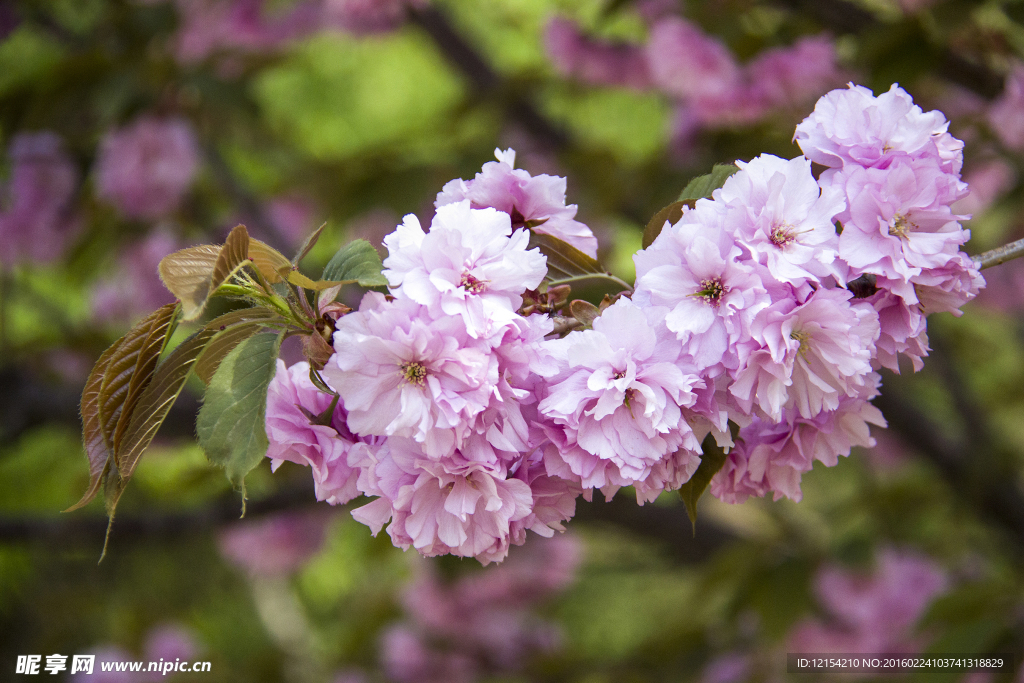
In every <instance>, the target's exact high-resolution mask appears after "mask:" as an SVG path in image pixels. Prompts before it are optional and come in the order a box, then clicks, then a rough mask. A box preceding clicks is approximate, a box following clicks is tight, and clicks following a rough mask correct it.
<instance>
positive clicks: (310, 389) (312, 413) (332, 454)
mask: <svg viewBox="0 0 1024 683" xmlns="http://www.w3.org/2000/svg"><path fill="white" fill-rule="evenodd" d="M332 400H333V398H332V396H330V395H329V394H325V393H324V392H322V391H320V390H319V389H317V388H316V386H315V385H314V384H313V382H312V380H311V379H310V378H309V363H305V362H302V363H296V364H294V365H292V366H291V367H290V368H286V367H285V365H284V361H282V360H278V361H277V373H276V374H275V375H274V379H273V380H272V381H271V383H270V388H269V389H268V390H267V438H268V439H269V441H270V445H269V446H268V448H267V457H268V458H270V463H271V467H272V468H273V469H274V470H276V469H277V468H278V467H280V466H281V463H283V462H284V461H285V460H287V461H289V462H294V463H296V464H298V465H304V466H309V467H310V468H311V469H312V471H313V483H314V486H315V490H316V498H317V500H323V501H327V502H328V503H330V504H331V505H339V504H342V503H347V502H348V501H350V500H352V499H353V498H355V497H356V496H357V495H359V491H358V490H357V489H356V479H357V477H358V472H356V471H355V470H353V469H352V468H350V467H349V466H348V462H347V458H348V451H349V450H350V449H351V448H352V446H353V444H354V443H355V442H357V441H365V439H360V438H359V437H356V436H354V435H353V434H352V433H351V432H350V431H349V430H348V427H347V425H346V413H345V410H344V408H343V407H342V405H341V403H340V402H338V404H337V405H336V406H335V408H334V411H333V412H332V413H331V414H330V415H328V416H327V422H328V424H313V422H314V420H315V419H316V418H318V417H319V416H321V415H322V414H324V413H326V412H327V410H328V409H329V408H330V407H331V401H332Z"/></svg>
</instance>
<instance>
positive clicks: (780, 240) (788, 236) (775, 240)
mask: <svg viewBox="0 0 1024 683" xmlns="http://www.w3.org/2000/svg"><path fill="white" fill-rule="evenodd" d="M769 239H770V240H771V241H772V244H774V245H775V246H777V247H778V248H779V249H781V248H783V247H784V246H786V245H787V244H789V243H790V242H792V241H793V240H795V239H796V233H795V232H793V226H791V225H786V224H785V223H783V224H782V225H776V226H775V227H773V228H772V234H771V236H770V237H769Z"/></svg>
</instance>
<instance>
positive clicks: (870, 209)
mask: <svg viewBox="0 0 1024 683" xmlns="http://www.w3.org/2000/svg"><path fill="white" fill-rule="evenodd" d="M832 182H833V183H835V184H837V185H842V186H843V187H844V189H845V193H846V196H847V201H848V203H849V210H848V212H847V213H846V214H844V215H843V216H841V218H840V220H841V221H842V223H843V234H842V235H841V236H840V237H839V255H840V257H842V259H843V260H844V261H845V262H846V263H848V264H849V265H850V266H851V268H852V269H854V272H856V273H873V274H875V275H879V276H884V277H886V278H888V279H889V280H893V281H902V282H904V283H907V284H906V285H904V286H902V287H898V288H894V291H895V292H896V293H897V294H899V295H900V296H902V297H903V298H904V299H906V300H907V301H909V302H914V301H916V296H915V294H914V292H913V288H912V287H911V286H910V285H909V283H910V282H911V281H912V280H913V278H914V277H915V276H918V275H920V274H921V273H922V272H923V271H924V270H927V269H930V268H942V267H943V266H945V265H946V264H947V263H948V262H949V260H950V259H951V258H953V256H954V255H955V254H956V253H957V252H958V250H959V248H960V245H962V244H963V243H964V242H966V241H967V240H968V239H969V238H970V232H969V231H966V230H964V229H963V228H962V227H961V226H960V224H959V223H958V222H957V220H958V219H959V218H961V216H957V215H955V214H953V212H952V211H951V210H950V208H949V207H950V205H951V204H952V203H953V202H955V201H956V200H957V199H959V198H961V197H963V196H964V195H965V194H966V191H965V186H964V184H963V183H962V182H960V181H959V180H958V179H957V178H956V177H955V176H952V175H949V174H947V173H943V172H942V171H941V170H940V169H939V168H938V167H937V166H936V165H935V164H934V163H932V162H931V161H930V160H928V159H908V158H906V157H898V158H894V159H893V160H892V161H891V163H890V165H889V167H888V168H885V169H880V168H852V169H850V170H849V171H843V172H841V173H839V174H837V175H835V176H833V178H832Z"/></svg>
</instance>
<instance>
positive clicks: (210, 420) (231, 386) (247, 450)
mask: <svg viewBox="0 0 1024 683" xmlns="http://www.w3.org/2000/svg"><path fill="white" fill-rule="evenodd" d="M283 337H284V334H283V333H281V334H257V335H255V336H252V337H249V338H248V339H246V340H245V341H243V342H242V343H241V344H239V345H238V346H236V347H235V348H234V349H232V351H231V352H230V353H229V354H228V355H227V356H225V357H224V361H223V362H222V363H221V364H220V367H219V368H217V372H216V373H214V375H213V379H212V380H210V386H209V387H208V388H207V390H206V397H205V398H204V399H203V407H202V409H201V410H200V411H199V419H198V420H197V421H196V434H197V435H198V436H199V445H200V446H202V447H203V450H204V451H206V457H207V458H209V460H210V462H212V463H213V464H215V465H217V466H219V467H222V468H224V471H225V474H227V477H228V479H229V480H230V481H231V483H232V484H233V485H234V486H235V487H236V488H237V489H240V490H241V492H242V506H243V507H242V512H243V514H244V513H245V475H247V474H248V473H249V472H250V471H251V470H252V469H253V468H254V467H256V466H257V465H259V464H260V461H261V460H262V459H263V457H264V456H265V455H266V453H267V445H268V441H267V432H266V412H267V387H268V386H270V381H271V380H272V379H273V378H274V373H275V372H277V363H276V361H277V355H278V352H279V351H280V350H281V341H282V339H283Z"/></svg>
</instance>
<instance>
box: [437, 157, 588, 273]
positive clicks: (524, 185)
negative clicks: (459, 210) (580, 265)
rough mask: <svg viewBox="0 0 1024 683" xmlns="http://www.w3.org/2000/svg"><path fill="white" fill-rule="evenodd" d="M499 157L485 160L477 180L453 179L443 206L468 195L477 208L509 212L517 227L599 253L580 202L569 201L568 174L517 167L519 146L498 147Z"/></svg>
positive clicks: (439, 203)
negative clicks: (580, 216)
mask: <svg viewBox="0 0 1024 683" xmlns="http://www.w3.org/2000/svg"><path fill="white" fill-rule="evenodd" d="M494 156H495V157H496V158H497V159H498V160H497V161H489V162H487V163H486V164H484V166H483V169H482V170H481V171H480V173H477V174H476V177H474V178H473V180H452V181H451V182H449V183H447V184H446V185H445V186H444V187H443V188H442V189H441V191H440V192H439V193H438V194H437V201H435V202H434V205H435V206H436V207H438V209H440V207H442V206H444V205H446V204H453V203H456V202H461V201H463V200H464V199H468V200H470V202H471V205H472V207H473V208H474V209H483V208H487V207H492V208H495V209H497V210H498V211H503V212H505V213H507V214H508V215H509V217H510V219H511V221H512V227H513V228H520V227H523V226H526V227H529V228H530V229H531V230H533V231H534V232H538V233H541V234H544V235H551V236H552V237H557V238H558V239H560V240H562V241H563V242H567V243H568V244H571V245H572V246H574V247H576V248H577V249H579V250H580V251H582V252H583V253H585V254H587V255H588V256H591V257H594V258H596V257H597V238H596V237H594V233H593V232H591V230H590V228H588V227H587V226H586V225H584V224H583V223H580V222H579V221H577V220H575V216H576V205H575V204H570V205H568V206H566V204H565V187H566V185H565V178H561V177H558V176H550V175H546V174H544V175H538V176H531V175H530V174H529V173H527V172H526V171H524V170H522V169H517V168H515V163H516V153H515V150H512V149H507V150H505V151H504V152H503V151H501V150H500V149H495V150H494Z"/></svg>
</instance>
